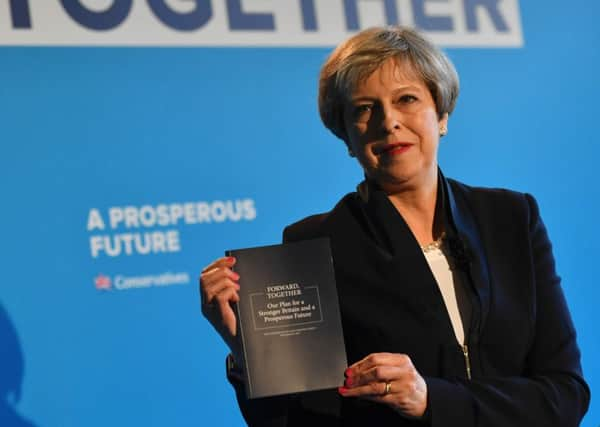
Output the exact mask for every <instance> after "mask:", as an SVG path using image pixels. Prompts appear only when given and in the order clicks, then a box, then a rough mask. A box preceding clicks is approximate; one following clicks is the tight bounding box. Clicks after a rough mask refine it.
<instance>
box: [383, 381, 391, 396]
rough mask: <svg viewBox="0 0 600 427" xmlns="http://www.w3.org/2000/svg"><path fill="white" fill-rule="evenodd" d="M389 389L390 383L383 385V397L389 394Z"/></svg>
mask: <svg viewBox="0 0 600 427" xmlns="http://www.w3.org/2000/svg"><path fill="white" fill-rule="evenodd" d="M391 389H392V383H385V390H384V391H383V395H384V396H385V395H386V394H389V393H390V390H391Z"/></svg>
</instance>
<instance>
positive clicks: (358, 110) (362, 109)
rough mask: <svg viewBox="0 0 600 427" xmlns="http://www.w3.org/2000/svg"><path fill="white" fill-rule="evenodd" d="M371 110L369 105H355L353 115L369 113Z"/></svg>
mask: <svg viewBox="0 0 600 427" xmlns="http://www.w3.org/2000/svg"><path fill="white" fill-rule="evenodd" d="M372 108H373V106H372V105H371V104H361V105H355V106H354V114H362V113H368V112H369V111H371V109H372Z"/></svg>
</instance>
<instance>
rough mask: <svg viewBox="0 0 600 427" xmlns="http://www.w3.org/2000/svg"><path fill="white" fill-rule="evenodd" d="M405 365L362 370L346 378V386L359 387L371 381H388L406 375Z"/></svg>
mask: <svg viewBox="0 0 600 427" xmlns="http://www.w3.org/2000/svg"><path fill="white" fill-rule="evenodd" d="M406 371H407V368H406V367H405V366H388V365H383V366H375V367H373V368H371V369H369V370H368V371H362V372H359V373H357V374H356V375H351V376H348V377H347V378H346V381H345V382H344V385H345V386H346V387H360V386H362V385H366V384H369V383H373V382H383V383H386V382H390V381H394V380H398V379H401V378H403V377H404V376H406Z"/></svg>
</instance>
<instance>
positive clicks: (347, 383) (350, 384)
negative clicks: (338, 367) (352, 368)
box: [344, 378, 353, 387]
mask: <svg viewBox="0 0 600 427" xmlns="http://www.w3.org/2000/svg"><path fill="white" fill-rule="evenodd" d="M352 382H353V381H352V378H346V381H344V385H345V386H346V387H352Z"/></svg>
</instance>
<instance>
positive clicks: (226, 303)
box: [216, 288, 240, 336]
mask: <svg viewBox="0 0 600 427" xmlns="http://www.w3.org/2000/svg"><path fill="white" fill-rule="evenodd" d="M216 299H217V301H218V304H219V311H220V314H221V322H222V324H223V326H225V327H226V328H227V330H228V331H229V334H230V335H231V336H235V335H236V317H235V312H234V311H233V308H232V307H231V303H234V302H238V301H239V300H240V297H239V295H238V293H237V291H236V290H235V289H231V288H229V289H226V290H224V291H223V292H221V293H220V294H219V295H217V298H216Z"/></svg>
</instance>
